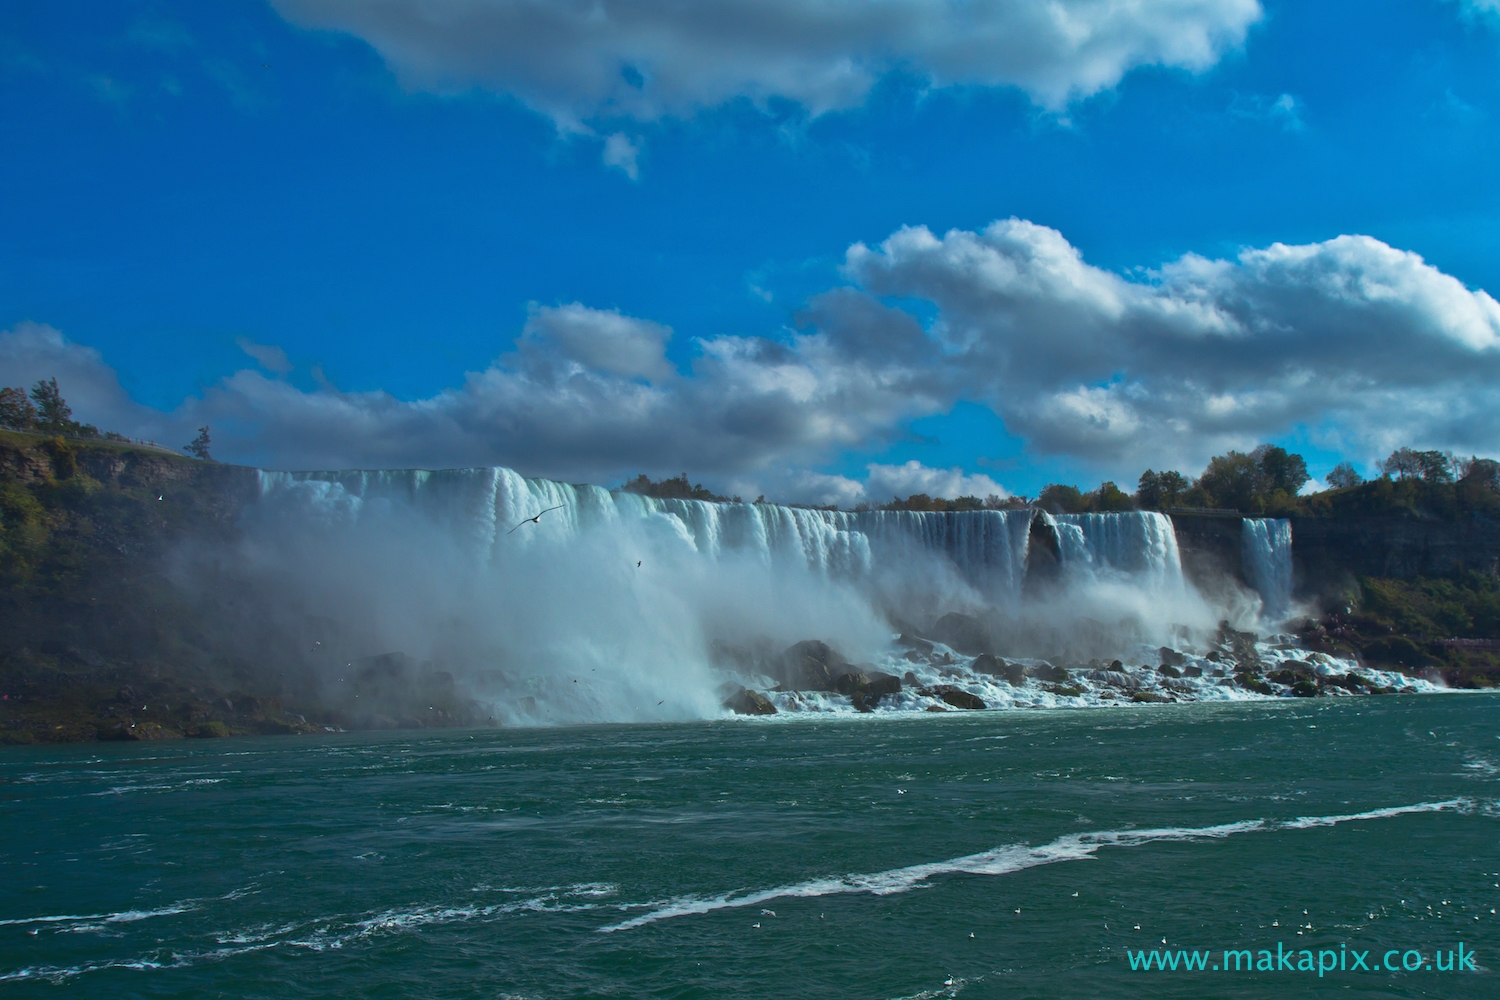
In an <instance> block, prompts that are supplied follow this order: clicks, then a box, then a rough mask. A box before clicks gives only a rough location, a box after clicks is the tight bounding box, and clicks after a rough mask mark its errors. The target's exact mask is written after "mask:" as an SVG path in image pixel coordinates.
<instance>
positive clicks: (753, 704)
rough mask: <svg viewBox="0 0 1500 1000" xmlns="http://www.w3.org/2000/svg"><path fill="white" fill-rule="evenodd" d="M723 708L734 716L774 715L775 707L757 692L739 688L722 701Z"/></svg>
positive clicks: (769, 700)
mask: <svg viewBox="0 0 1500 1000" xmlns="http://www.w3.org/2000/svg"><path fill="white" fill-rule="evenodd" d="M724 707H725V708H727V709H729V710H730V711H731V712H733V713H735V714H736V715H775V714H776V706H775V705H773V704H771V699H769V698H767V697H766V696H765V695H763V694H761V693H760V692H759V691H751V690H750V689H749V688H743V687H742V688H740V689H739V690H738V691H736V692H735V693H734V694H732V695H730V696H729V697H728V698H725V699H724Z"/></svg>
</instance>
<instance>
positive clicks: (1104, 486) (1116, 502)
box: [1087, 482, 1135, 511]
mask: <svg viewBox="0 0 1500 1000" xmlns="http://www.w3.org/2000/svg"><path fill="white" fill-rule="evenodd" d="M1087 502H1088V507H1089V510H1098V511H1118V510H1135V501H1134V500H1132V499H1131V498H1130V494H1129V493H1126V492H1125V491H1124V490H1122V489H1120V487H1118V486H1116V485H1115V484H1114V483H1112V482H1104V483H1100V484H1099V488H1098V489H1097V490H1095V491H1094V492H1092V493H1090V494H1089V495H1088V497H1087Z"/></svg>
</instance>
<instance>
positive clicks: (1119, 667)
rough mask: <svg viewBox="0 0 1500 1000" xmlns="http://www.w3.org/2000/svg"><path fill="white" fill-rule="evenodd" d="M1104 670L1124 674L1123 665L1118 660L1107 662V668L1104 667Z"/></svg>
mask: <svg viewBox="0 0 1500 1000" xmlns="http://www.w3.org/2000/svg"><path fill="white" fill-rule="evenodd" d="M1105 669H1106V670H1115V671H1118V672H1120V673H1124V672H1125V664H1124V663H1122V662H1121V661H1119V660H1110V661H1109V666H1108V667H1106V668H1105Z"/></svg>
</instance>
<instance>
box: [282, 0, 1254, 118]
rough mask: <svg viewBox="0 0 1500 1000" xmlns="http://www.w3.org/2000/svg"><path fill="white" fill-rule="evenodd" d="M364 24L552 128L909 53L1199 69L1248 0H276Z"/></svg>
mask: <svg viewBox="0 0 1500 1000" xmlns="http://www.w3.org/2000/svg"><path fill="white" fill-rule="evenodd" d="M272 2H273V4H274V5H275V7H276V9H277V10H278V11H280V12H281V14H282V15H283V16H284V17H286V18H287V19H288V20H290V21H292V22H293V23H296V24H299V25H302V26H305V27H310V28H319V29H331V30H338V31H344V32H349V33H351V34H354V35H357V36H359V37H360V38H363V39H365V40H366V41H367V42H369V43H370V44H371V45H372V46H374V48H375V49H376V50H377V51H378V52H379V53H380V54H381V55H382V56H383V57H384V58H385V60H386V61H387V63H388V64H389V65H390V66H391V67H392V68H393V69H394V70H395V72H396V73H397V75H398V76H399V77H400V79H401V80H402V82H403V83H404V84H405V85H406V86H408V87H411V88H414V89H422V90H429V91H436V92H453V91H460V90H467V89H470V88H476V87H477V88H483V89H487V90H492V91H496V92H501V93H506V94H510V95H513V96H514V97H516V98H518V99H519V100H521V101H522V102H524V103H525V104H527V105H529V106H531V107H533V108H535V109H537V110H539V111H541V112H543V113H545V114H547V115H550V116H551V117H552V118H553V119H554V120H555V121H557V122H558V123H559V124H560V125H561V126H563V127H564V128H580V129H581V128H585V127H586V126H585V124H584V123H586V122H588V121H592V120H597V119H601V118H603V119H608V118H633V119H638V120H652V119H656V118H659V117H662V116H664V115H676V116H682V115H689V114H691V113H693V112H694V111H696V110H698V109H701V108H705V107H713V106H715V105H719V104H722V103H724V102H726V101H730V100H733V99H735V98H741V97H743V98H748V99H750V100H752V101H755V102H757V103H764V102H765V101H767V100H768V99H771V98H782V99H786V100H789V101H792V102H795V103H797V104H799V105H801V106H802V107H804V108H806V109H807V110H808V111H809V112H810V113H811V114H814V115H817V114H821V113H824V112H827V111H831V110H835V109H840V108H848V107H852V106H854V105H857V104H859V103H860V102H861V101H863V100H864V98H865V96H866V95H867V94H868V93H869V91H870V88H871V87H873V86H874V84H875V82H876V81H877V80H878V79H880V77H881V76H882V75H884V74H886V73H888V72H890V71H892V70H897V69H900V70H905V71H908V72H911V73H913V74H916V75H917V76H919V77H921V78H924V79H926V80H928V81H929V82H930V83H931V84H933V85H935V86H952V85H978V86H1014V87H1019V88H1020V89H1021V90H1023V91H1024V92H1025V93H1027V94H1028V95H1029V96H1030V97H1031V98H1032V100H1034V101H1035V102H1037V103H1038V104H1040V105H1042V106H1043V107H1046V108H1050V109H1053V110H1056V109H1060V108H1062V107H1064V106H1065V105H1066V104H1067V103H1068V102H1070V101H1072V100H1075V99H1077V98H1080V97H1086V96H1088V95H1090V94H1094V93H1097V92H1099V91H1101V90H1105V89H1107V88H1109V87H1112V86H1114V85H1115V84H1116V83H1118V82H1119V81H1120V78H1121V77H1122V76H1124V74H1125V73H1127V72H1129V71H1130V70H1131V69H1133V68H1134V67H1137V66H1143V65H1161V66H1170V67H1177V68H1182V69H1186V70H1190V71H1201V70H1204V69H1207V68H1209V67H1210V66H1213V65H1214V64H1215V63H1216V62H1218V60H1219V59H1220V58H1221V57H1222V56H1223V54H1224V53H1225V51H1226V50H1228V49H1231V48H1233V47H1235V46H1238V45H1239V44H1240V43H1241V42H1242V41H1243V40H1244V38H1245V34H1246V32H1247V31H1248V30H1249V28H1250V26H1251V25H1253V24H1254V23H1256V22H1257V21H1258V20H1259V19H1260V18H1261V16H1262V10H1261V6H1260V3H1259V0H1135V2H1123V0H818V2H808V0H716V2H714V3H680V2H677V0H551V2H547V3H538V2H536V0H272Z"/></svg>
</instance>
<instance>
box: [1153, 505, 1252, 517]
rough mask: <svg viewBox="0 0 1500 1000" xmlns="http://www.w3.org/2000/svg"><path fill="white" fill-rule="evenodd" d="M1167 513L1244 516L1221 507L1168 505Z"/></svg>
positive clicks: (1202, 515)
mask: <svg viewBox="0 0 1500 1000" xmlns="http://www.w3.org/2000/svg"><path fill="white" fill-rule="evenodd" d="M1166 512H1167V513H1168V514H1196V515H1199V516H1200V517H1244V516H1245V515H1244V514H1242V513H1240V512H1239V511H1237V510H1228V509H1226V508H1223V507H1168V508H1167V510H1166Z"/></svg>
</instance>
